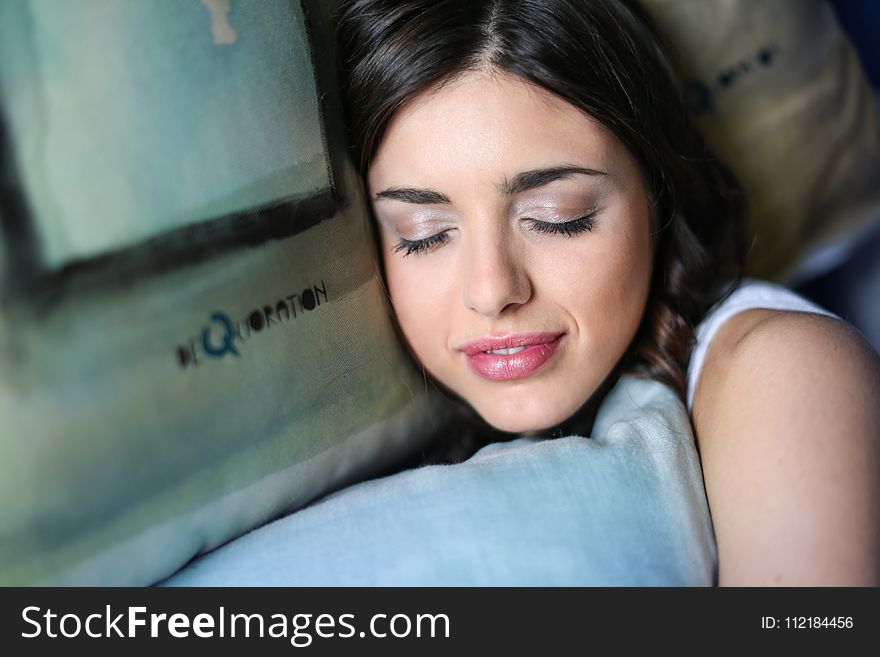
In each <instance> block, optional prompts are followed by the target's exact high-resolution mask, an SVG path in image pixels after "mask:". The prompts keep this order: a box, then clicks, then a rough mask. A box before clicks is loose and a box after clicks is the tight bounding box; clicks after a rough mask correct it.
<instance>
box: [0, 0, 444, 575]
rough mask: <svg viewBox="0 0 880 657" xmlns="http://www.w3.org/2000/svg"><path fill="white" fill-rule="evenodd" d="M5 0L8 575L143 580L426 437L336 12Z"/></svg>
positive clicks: (2, 158) (0, 90) (3, 548)
mask: <svg viewBox="0 0 880 657" xmlns="http://www.w3.org/2000/svg"><path fill="white" fill-rule="evenodd" d="M232 7H233V10H232V11H231V12H230V11H229V8H230V5H229V3H228V2H225V3H224V2H218V1H214V0H203V1H202V2H186V3H180V2H177V0H157V1H155V2H148V3H125V4H120V3H118V2H116V1H115V0H93V1H92V2H88V3H85V4H83V3H70V4H66V3H57V2H54V1H53V0H28V1H26V2H14V3H0V171H2V173H0V186H2V189H0V192H2V193H0V253H2V256H0V292H2V293H0V300H2V306H0V454H2V457H0V498H2V499H3V504H2V505H0V563H2V564H3V567H2V568H0V584H2V585H22V584H28V585H30V584H78V585H143V584H150V583H153V582H155V581H157V580H159V579H161V578H164V577H167V576H168V575H170V574H171V573H173V572H174V571H175V570H177V569H178V568H180V566H182V565H183V564H185V563H186V562H187V561H189V560H190V559H191V558H192V557H193V556H195V555H196V554H198V553H199V552H201V551H204V550H208V549H210V548H212V547H216V546H217V545H220V544H222V543H224V542H226V541H228V540H230V539H232V538H233V537H235V536H237V535H240V534H242V533H244V532H246V531H248V530H249V529H252V528H253V527H255V526H258V525H260V524H262V523H264V522H266V521H268V520H270V519H272V518H274V517H277V516H278V515H280V514H282V513H284V512H286V511H290V510H291V509H294V508H298V507H300V506H302V505H304V504H306V503H307V502H308V501H310V500H311V499H313V498H315V497H317V496H319V495H321V494H323V493H326V492H327V491H329V490H332V489H334V488H337V487H339V486H342V485H344V484H346V483H349V482H351V481H355V480H358V479H360V478H364V477H367V476H373V475H374V474H375V473H377V472H380V471H383V469H385V468H387V467H388V466H389V465H390V464H392V463H394V462H395V461H396V460H397V459H402V458H405V457H406V455H408V454H409V453H410V452H411V451H413V450H415V449H416V448H417V447H418V446H419V445H420V441H423V440H425V439H426V438H427V437H428V436H427V432H428V431H429V430H430V428H431V426H432V420H436V421H437V422H439V421H442V412H443V411H442V407H440V406H435V401H434V400H432V399H431V398H429V397H427V396H426V395H425V394H424V392H423V389H424V385H423V381H422V377H421V375H419V374H418V373H417V372H415V371H414V370H413V368H412V367H411V365H410V364H409V361H408V359H407V357H406V355H405V353H404V351H403V350H402V348H401V346H400V344H399V341H398V339H397V337H396V335H395V332H394V329H393V326H392V323H391V321H390V316H389V309H388V305H387V302H386V299H385V295H384V293H383V290H382V286H381V283H380V281H379V278H378V276H377V273H376V272H377V264H376V261H375V255H374V245H373V242H372V239H371V234H370V230H369V224H368V215H367V211H366V206H365V203H364V199H363V198H362V196H361V191H360V188H359V186H358V182H357V180H356V176H355V175H354V173H353V168H352V167H351V165H350V164H349V162H348V160H347V159H346V150H345V143H344V139H343V130H342V127H341V123H340V121H339V117H338V114H339V103H338V100H337V96H336V93H335V89H334V86H333V83H334V80H335V74H334V70H333V62H332V61H331V59H332V58H331V57H326V58H324V59H319V60H315V61H313V60H312V58H311V54H310V53H311V52H313V51H314V52H324V53H330V52H332V50H331V47H330V45H329V44H330V40H331V39H332V31H331V29H330V27H329V22H330V15H331V12H332V11H333V3H327V2H314V3H308V7H309V12H308V13H305V12H304V11H303V8H302V6H301V5H300V3H298V2H274V3H235V4H234V5H232Z"/></svg>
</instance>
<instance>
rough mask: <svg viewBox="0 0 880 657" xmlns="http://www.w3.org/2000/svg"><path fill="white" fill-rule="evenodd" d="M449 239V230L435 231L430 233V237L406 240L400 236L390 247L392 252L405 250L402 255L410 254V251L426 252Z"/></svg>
mask: <svg viewBox="0 0 880 657" xmlns="http://www.w3.org/2000/svg"><path fill="white" fill-rule="evenodd" d="M448 239H449V231H448V230H443V231H440V232H439V233H437V234H436V235H431V236H430V237H426V238H424V239H420V240H407V239H403V238H401V240H400V241H399V242H398V243H397V244H395V245H394V248H393V249H392V250H393V251H394V253H398V252H400V251H405V253H404V254H403V257H404V258H405V257H406V256H408V255H410V254H412V253H427V252H429V251H433V250H434V249H436V248H437V247H438V246H440V245H441V244H443V243H444V242H446V241H447V240H448Z"/></svg>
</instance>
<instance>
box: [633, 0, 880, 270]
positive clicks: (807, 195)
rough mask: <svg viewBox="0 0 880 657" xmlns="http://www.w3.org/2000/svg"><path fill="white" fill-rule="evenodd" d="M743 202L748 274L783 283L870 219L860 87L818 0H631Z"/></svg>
mask: <svg viewBox="0 0 880 657" xmlns="http://www.w3.org/2000/svg"><path fill="white" fill-rule="evenodd" d="M641 3H642V5H643V6H644V7H645V8H646V9H647V11H648V12H649V13H650V14H651V15H652V16H653V18H654V20H655V22H656V23H657V24H658V27H659V28H660V30H661V32H663V33H664V34H665V35H666V36H667V38H668V40H669V41H670V42H671V44H672V46H673V47H674V49H675V50H676V51H677V54H678V61H679V63H680V68H681V72H682V74H683V76H684V78H685V81H686V84H687V88H688V93H689V94H690V99H691V102H692V107H693V109H694V112H695V115H696V118H697V121H698V124H699V126H700V128H701V129H702V130H703V132H704V134H705V135H706V137H707V138H708V140H709V142H710V143H711V144H712V146H713V147H714V148H715V150H716V152H717V153H718V154H719V155H720V156H721V158H722V159H723V160H725V161H726V162H727V163H728V164H729V165H730V166H731V167H732V169H733V170H734V172H735V173H736V174H737V175H738V177H739V178H740V180H741V181H742V183H743V185H744V186H745V188H746V191H747V193H748V199H749V203H750V206H751V207H750V215H751V216H750V224H749V225H750V232H751V238H750V244H751V248H750V251H749V261H748V267H749V272H750V273H751V274H752V275H756V276H761V277H769V278H776V279H781V278H789V279H790V278H792V277H794V276H796V275H804V274H805V273H806V271H808V270H812V271H815V270H816V269H817V268H820V267H828V266H830V265H833V264H835V263H834V262H826V261H825V257H826V256H827V255H828V254H829V253H831V252H832V250H833V249H839V251H840V253H845V245H846V244H847V243H848V242H851V241H852V240H854V239H856V238H857V237H858V235H859V233H860V232H861V231H863V230H866V229H868V228H869V227H870V225H871V224H873V223H874V222H875V220H876V219H877V218H878V216H880V183H878V181H880V123H878V112H877V105H876V101H875V98H874V96H873V93H872V89H871V87H870V85H869V83H868V81H867V79H866V78H865V75H864V74H863V71H862V68H861V65H860V63H859V60H858V57H857V55H856V53H855V51H854V49H853V47H852V45H851V43H850V42H849V40H848V38H847V36H846V34H845V33H844V32H843V31H842V30H841V28H840V26H839V25H838V23H837V20H836V18H835V15H834V13H833V11H832V9H831V7H830V6H829V5H828V3H826V2H824V1H823V0H773V1H772V2H767V1H765V0H641Z"/></svg>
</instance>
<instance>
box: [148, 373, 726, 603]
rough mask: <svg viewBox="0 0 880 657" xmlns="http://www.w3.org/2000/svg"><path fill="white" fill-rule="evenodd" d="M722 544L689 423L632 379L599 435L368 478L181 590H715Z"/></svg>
mask: <svg viewBox="0 0 880 657" xmlns="http://www.w3.org/2000/svg"><path fill="white" fill-rule="evenodd" d="M715 572H716V549H715V543H714V537H713V532H712V525H711V521H710V519H709V513H708V507H707V503H706V497H705V492H704V488H703V481H702V474H701V470H700V465H699V459H698V456H697V454H696V450H695V447H694V441H693V435H692V432H691V428H690V423H689V420H688V417H687V413H686V411H685V409H684V407H683V405H682V404H681V402H680V401H679V400H678V399H677V398H676V396H675V395H674V394H673V393H672V392H671V391H670V390H669V389H668V388H666V387H665V386H663V385H661V384H659V383H656V382H653V381H647V380H640V379H635V378H630V377H624V378H622V379H621V380H620V381H619V382H618V384H617V385H616V387H615V388H614V389H613V390H612V391H611V393H610V394H609V395H608V397H607V398H606V400H605V401H604V402H603V404H602V406H601V408H600V411H599V414H598V416H597V419H596V422H595V425H594V427H593V437H592V438H591V439H587V438H583V437H566V438H557V439H536V438H522V439H517V440H514V441H511V442H509V443H496V444H491V445H489V446H487V447H485V448H483V449H482V450H480V451H479V452H478V453H477V454H475V455H474V456H473V457H471V458H470V459H469V460H468V461H465V462H464V463H460V464H456V465H440V466H427V467H422V468H418V469H413V470H407V471H404V472H399V473H397V474H394V475H391V476H388V477H384V478H381V479H376V480H372V481H367V482H364V483H361V484H358V485H355V486H352V487H349V488H346V489H343V490H341V491H338V492H336V493H334V494H332V495H330V496H328V497H325V498H323V499H322V500H320V501H319V502H317V503H315V504H313V505H312V506H310V507H307V508H305V509H303V510H300V511H298V512H296V513H293V514H291V515H289V516H286V517H284V518H281V519H279V520H277V521H275V522H273V523H271V524H269V525H266V526H264V527H262V528H259V529H257V530H254V531H252V532H251V533H249V534H247V535H245V536H243V537H241V538H238V539H236V540H234V541H232V542H231V543H229V544H227V545H225V546H223V547H221V548H219V549H217V550H214V551H213V552H211V553H209V554H206V555H204V556H202V557H201V558H199V559H198V560H196V561H194V562H193V563H191V564H190V565H188V566H187V567H186V568H184V569H183V570H182V571H180V572H178V573H177V574H176V575H175V576H173V577H172V578H170V579H169V580H167V581H166V582H165V584H167V585H171V586H237V585H248V586H251V585H253V586H274V585H279V586H311V585H319V586H372V585H400V586H409V585H425V586H445V585H455V586H470V585H474V586H492V585H511V586H516V585H525V586H531V585H551V586H555V585H577V586H587V585H615V586H616V585H619V586H630V585H660V586H679V585H681V586H702V585H712V584H713V583H714V581H715Z"/></svg>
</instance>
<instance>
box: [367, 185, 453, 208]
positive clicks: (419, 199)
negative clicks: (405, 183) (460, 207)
mask: <svg viewBox="0 0 880 657" xmlns="http://www.w3.org/2000/svg"><path fill="white" fill-rule="evenodd" d="M376 199H377V200H379V199H390V200H392V201H401V202H402V203H420V204H437V203H451V202H452V201H450V200H449V197H448V196H446V194H441V193H440V192H435V191H434V190H433V189H413V188H411V187H406V188H404V189H386V190H384V191H381V192H379V193H378V194H376Z"/></svg>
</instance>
